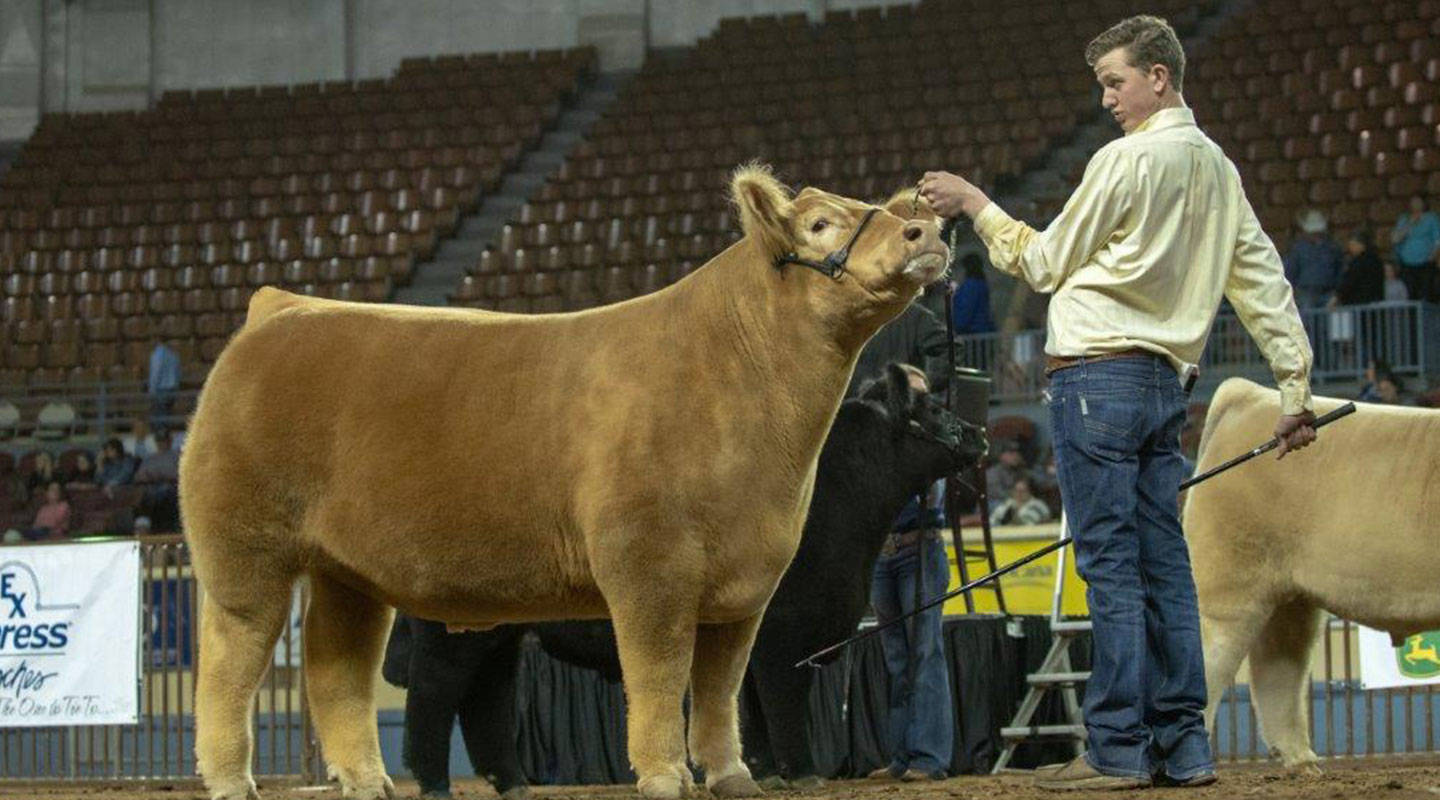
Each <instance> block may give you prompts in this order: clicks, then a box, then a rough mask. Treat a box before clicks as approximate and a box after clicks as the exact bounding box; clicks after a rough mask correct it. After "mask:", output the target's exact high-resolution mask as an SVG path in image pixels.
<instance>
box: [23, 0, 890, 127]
mask: <svg viewBox="0 0 1440 800" xmlns="http://www.w3.org/2000/svg"><path fill="white" fill-rule="evenodd" d="M900 1H901V0H543V1H537V0H244V2H236V0H0V140H15V139H21V138H24V137H25V136H28V135H29V133H30V131H31V130H32V129H33V127H34V125H35V123H36V121H37V120H38V119H39V117H40V115H41V114H43V113H44V112H46V111H108V110H119V109H139V108H145V107H146V106H147V105H149V104H150V103H151V102H153V100H154V99H155V98H157V97H159V95H160V94H161V93H163V92H165V91H166V90H169V89H182V88H196V87H217V86H246V85H256V84H292V83H307V82H312V81H325V80H342V79H357V78H372V77H384V76H387V75H389V74H391V73H392V72H393V71H394V69H395V67H396V66H397V65H398V64H399V63H400V60H401V59H403V58H406V57H409V56H417V55H434V54H437V53H475V52H488V51H503V50H533V49H544V48H560V47H576V46H580V45H593V46H595V47H596V48H597V49H598V50H599V53H600V65H601V69H604V70H628V69H636V68H638V67H639V66H640V64H641V63H642V61H643V60H644V56H645V52H646V50H647V49H648V48H650V47H682V46H686V45H690V44H694V43H695V41H696V40H698V39H700V38H702V37H704V36H706V35H708V34H709V33H710V32H712V31H713V30H714V29H715V26H716V25H717V24H718V23H719V21H720V20H721V19H722V18H725V17H735V16H754V15H769V14H789V13H797V12H798V13H806V14H808V15H810V16H811V18H813V19H820V18H821V17H823V16H824V14H825V13H826V11H829V10H837V9H851V8H857V7H862V6H877V5H892V4H896V3H897V2H900ZM907 1H908V0H907Z"/></svg>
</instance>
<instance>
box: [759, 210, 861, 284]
mask: <svg viewBox="0 0 1440 800" xmlns="http://www.w3.org/2000/svg"><path fill="white" fill-rule="evenodd" d="M878 213H880V209H878V208H872V209H870V210H869V211H866V212H865V216H864V218H863V219H861V220H860V225H859V227H857V228H856V229H855V232H854V233H852V234H850V241H848V242H846V243H845V246H844V247H842V248H840V249H839V250H836V251H835V252H833V253H830V254H829V255H827V256H825V260H824V261H811V260H810V259H808V258H801V257H800V255H799V254H798V253H795V252H794V251H791V252H789V253H786V254H784V255H782V256H780V257H778V258H776V259H775V266H776V267H781V266H784V265H785V264H799V265H800V266H802V267H809V268H810V269H813V270H815V271H816V272H818V273H820V274H821V275H824V276H825V277H827V278H830V279H832V280H837V281H838V280H840V276H841V275H844V274H845V262H846V261H849V260H850V248H851V247H854V246H855V242H856V241H857V240H858V239H859V238H860V234H861V233H863V232H864V231H865V226H866V225H869V224H870V219H871V218H872V217H874V216H875V215H876V214H878Z"/></svg>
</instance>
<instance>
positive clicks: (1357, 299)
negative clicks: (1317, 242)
mask: <svg viewBox="0 0 1440 800" xmlns="http://www.w3.org/2000/svg"><path fill="white" fill-rule="evenodd" d="M1345 256H1346V258H1345V269H1344V271H1343V272H1341V273H1340V286H1339V288H1337V289H1336V290H1335V296H1334V297H1332V298H1331V299H1330V304H1329V305H1330V307H1331V308H1335V307H1336V306H1355V305H1361V304H1363V303H1378V302H1380V301H1381V300H1384V299H1385V265H1384V263H1383V262H1382V261H1381V260H1380V252H1379V250H1378V249H1377V248H1376V247H1375V234H1373V233H1371V232H1370V229H1369V228H1357V229H1356V230H1355V232H1354V233H1352V234H1350V238H1349V239H1347V240H1346V241H1345Z"/></svg>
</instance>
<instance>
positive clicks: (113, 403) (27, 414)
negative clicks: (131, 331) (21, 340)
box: [0, 381, 200, 436]
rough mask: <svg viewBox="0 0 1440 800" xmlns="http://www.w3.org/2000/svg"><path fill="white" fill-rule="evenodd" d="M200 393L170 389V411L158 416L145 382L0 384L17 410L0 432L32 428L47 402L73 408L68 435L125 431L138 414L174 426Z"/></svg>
mask: <svg viewBox="0 0 1440 800" xmlns="http://www.w3.org/2000/svg"><path fill="white" fill-rule="evenodd" d="M199 394H200V393H199V392H198V391H195V390H192V389H186V390H182V391H177V392H172V393H171V396H172V397H173V399H174V404H173V408H172V410H171V412H170V413H169V414H166V415H159V416H157V415H154V414H152V413H151V403H152V399H151V397H150V395H149V394H148V393H147V391H146V388H145V384H143V383H138V382H134V381H124V382H104V383H49V384H29V385H14V386H0V401H4V402H7V403H11V404H14V406H15V407H16V409H17V410H18V411H19V412H20V419H19V420H18V424H17V425H16V426H15V428H14V429H9V426H8V425H3V423H0V436H15V435H23V434H27V433H32V432H34V431H35V430H36V429H37V428H39V427H40V420H39V412H40V410H41V409H42V408H44V407H45V406H46V405H47V404H49V403H64V404H67V405H69V406H70V407H71V408H72V409H74V411H75V420H74V422H73V423H72V425H71V426H70V427H71V429H72V430H71V431H68V432H67V435H70V434H78V435H86V434H89V435H95V436H105V435H108V434H117V433H123V432H128V431H129V429H130V423H131V422H132V421H133V420H135V419H137V418H143V419H145V420H147V421H149V422H151V423H152V424H153V425H163V426H164V427H166V428H170V429H174V428H178V427H181V426H182V425H183V424H184V422H185V416H186V414H187V413H188V412H189V410H190V409H193V408H194V407H195V399H196V397H198V396H199Z"/></svg>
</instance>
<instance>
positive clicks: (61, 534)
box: [4, 481, 70, 544]
mask: <svg viewBox="0 0 1440 800" xmlns="http://www.w3.org/2000/svg"><path fill="white" fill-rule="evenodd" d="M69 532H70V501H68V500H66V499H65V487H63V486H61V485H60V481H50V483H48V484H46V486H45V502H44V503H43V504H42V505H41V506H40V509H39V510H38V511H36V512H35V521H34V522H33V523H31V525H30V527H29V528H27V529H25V530H23V531H15V530H9V531H6V532H5V539H4V541H5V542H6V543H7V544H13V543H15V542H18V541H22V540H29V541H32V542H38V541H41V540H42V539H64V538H65V536H66V534H68V533H69Z"/></svg>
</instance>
